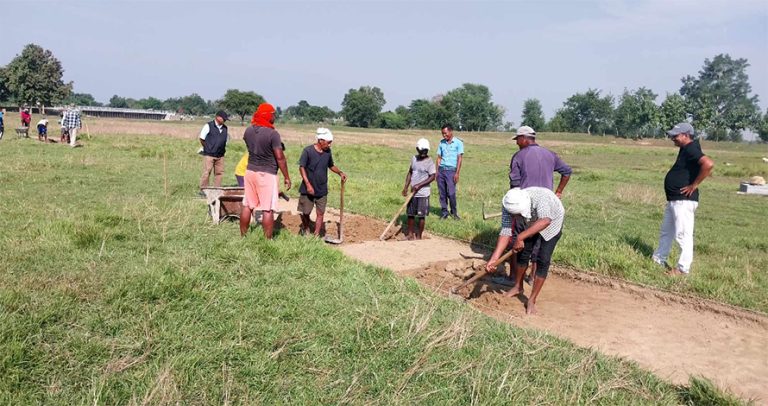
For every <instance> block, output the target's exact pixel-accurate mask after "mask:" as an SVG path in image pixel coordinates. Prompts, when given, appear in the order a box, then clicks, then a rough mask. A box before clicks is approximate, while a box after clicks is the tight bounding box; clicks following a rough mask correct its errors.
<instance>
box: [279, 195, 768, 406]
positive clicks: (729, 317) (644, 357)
mask: <svg viewBox="0 0 768 406" xmlns="http://www.w3.org/2000/svg"><path fill="white" fill-rule="evenodd" d="M289 206H292V207H290V209H295V204H290V205H287V206H286V209H288V208H289ZM283 217H284V224H285V226H286V228H287V229H289V230H290V231H295V230H297V229H298V224H299V223H298V217H297V216H295V215H292V214H290V213H285V214H284V216H283ZM345 218H346V219H347V220H349V221H347V222H345V236H346V237H347V239H346V240H345V243H344V244H342V245H340V246H339V249H341V250H342V251H343V252H344V253H345V254H346V255H348V256H350V257H352V258H355V259H358V260H360V261H363V262H366V263H370V264H374V265H378V266H381V267H385V268H389V269H391V270H393V271H395V272H396V273H399V274H401V275H403V276H405V277H413V278H415V279H416V280H418V281H419V282H420V283H422V284H423V285H425V286H428V287H429V288H431V289H434V290H435V291H436V292H438V293H440V294H445V295H447V294H448V289H449V288H450V287H452V286H455V285H458V284H459V283H461V281H462V279H461V278H462V276H466V275H468V273H469V272H471V270H472V267H473V265H474V266H475V268H477V267H478V266H479V265H481V264H483V263H484V261H483V259H482V258H483V256H484V255H485V254H486V253H484V252H481V251H480V250H476V249H475V250H473V249H472V247H470V246H469V245H467V244H465V243H461V242H457V241H454V240H449V239H445V238H440V237H436V236H430V237H429V239H425V240H421V241H400V240H398V237H395V238H393V239H390V240H388V241H379V240H378V236H379V233H380V232H381V231H382V230H383V229H384V227H385V226H386V225H385V224H384V223H382V222H380V221H377V220H372V219H369V218H366V217H363V216H345ZM327 220H328V221H329V223H328V230H329V231H328V232H329V233H330V234H332V235H335V232H336V228H335V223H334V222H335V221H336V220H337V219H336V217H335V213H334V212H333V210H329V213H328V215H327ZM468 258H469V259H468ZM472 258H476V259H472ZM554 268H555V269H553V270H552V272H550V277H549V278H548V279H547V283H546V285H545V286H544V289H543V290H542V293H541V295H540V298H539V303H538V306H537V308H538V311H539V314H538V315H536V316H526V315H525V312H524V307H523V300H525V299H524V298H523V297H521V298H509V297H505V296H503V293H504V292H505V291H506V290H507V289H508V287H506V286H502V285H497V284H494V283H492V282H491V281H490V280H488V279H487V278H486V279H484V280H481V282H480V283H478V284H476V285H475V286H470V287H467V288H465V289H464V290H463V291H461V292H460V293H461V295H462V297H464V298H468V300H467V303H469V304H470V305H472V306H474V307H475V308H476V309H478V310H480V311H482V312H483V313H486V314H488V315H490V316H492V317H495V318H497V319H499V320H502V321H505V322H509V323H512V324H515V325H518V326H521V327H528V328H535V329H539V330H544V331H547V332H549V333H551V334H554V335H556V336H560V337H563V338H565V339H568V340H570V341H572V342H574V343H576V344H577V345H580V346H584V347H591V348H595V349H597V350H599V351H601V352H603V353H606V354H611V355H617V356H621V357H625V358H628V359H631V360H634V361H636V362H637V363H638V364H639V365H640V366H642V367H643V368H646V369H649V370H651V371H654V372H655V373H656V374H658V375H659V376H661V377H662V378H665V379H668V380H670V381H672V382H674V383H686V382H688V378H689V376H690V375H703V376H705V377H707V378H709V379H710V380H712V381H713V382H715V383H716V384H717V385H719V386H721V387H724V388H728V389H729V390H731V391H733V392H734V393H736V394H737V395H739V396H741V397H742V398H745V399H756V400H757V402H758V403H766V402H768V317H766V316H764V315H761V314H757V313H754V312H750V311H746V310H742V309H738V308H734V307H732V306H728V305H723V304H718V303H714V302H711V301H707V300H703V299H697V298H691V297H680V296H679V295H675V294H671V293H667V292H661V291H657V290H654V289H648V288H644V287H639V286H636V285H632V284H629V283H626V282H622V281H617V280H612V279H609V278H605V277H601V276H594V275H591V274H586V273H581V272H574V271H572V270H568V269H562V268H558V267H554ZM526 293H530V287H529V286H526Z"/></svg>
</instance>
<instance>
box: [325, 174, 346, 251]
mask: <svg viewBox="0 0 768 406" xmlns="http://www.w3.org/2000/svg"><path fill="white" fill-rule="evenodd" d="M345 183H346V182H344V181H341V197H340V199H339V238H338V239H336V238H332V237H329V236H327V235H326V236H325V242H327V243H329V244H341V243H342V242H344V184H345Z"/></svg>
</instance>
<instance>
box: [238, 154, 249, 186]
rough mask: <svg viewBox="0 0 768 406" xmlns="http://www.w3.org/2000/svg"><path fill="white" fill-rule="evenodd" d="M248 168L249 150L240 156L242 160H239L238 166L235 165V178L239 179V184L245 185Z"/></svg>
mask: <svg viewBox="0 0 768 406" xmlns="http://www.w3.org/2000/svg"><path fill="white" fill-rule="evenodd" d="M247 169H248V151H245V153H244V154H243V156H242V157H240V161H238V162H237V166H235V180H236V181H237V186H239V187H244V186H245V171H246V170H247Z"/></svg>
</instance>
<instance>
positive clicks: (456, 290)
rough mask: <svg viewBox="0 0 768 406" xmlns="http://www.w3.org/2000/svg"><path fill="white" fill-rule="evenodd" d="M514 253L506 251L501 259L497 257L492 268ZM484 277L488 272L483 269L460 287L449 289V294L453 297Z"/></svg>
mask: <svg viewBox="0 0 768 406" xmlns="http://www.w3.org/2000/svg"><path fill="white" fill-rule="evenodd" d="M514 253H515V251H514V250H509V251H507V253H506V254H504V255H502V256H501V257H499V259H497V260H496V262H495V263H494V264H493V266H497V265H499V264H500V263H502V262H504V261H506V260H507V259H509V257H511V256H512V255H513V254H514ZM485 275H488V271H486V270H485V268H483V270H482V271H480V272H478V273H476V274H475V276H473V277H471V278H469V279H467V281H466V282H464V283H462V284H461V285H459V286H456V287H453V288H451V290H450V292H451V293H452V294H454V295H455V294H456V293H458V291H460V290H461V289H464V288H465V287H466V286H467V285H469V284H471V283H474V282H476V281H477V280H478V279H480V278H482V277H483V276H485Z"/></svg>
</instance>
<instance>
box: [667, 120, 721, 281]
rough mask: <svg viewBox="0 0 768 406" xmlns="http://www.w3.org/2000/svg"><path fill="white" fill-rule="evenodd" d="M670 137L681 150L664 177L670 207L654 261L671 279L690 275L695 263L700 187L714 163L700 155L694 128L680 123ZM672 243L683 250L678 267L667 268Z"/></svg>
mask: <svg viewBox="0 0 768 406" xmlns="http://www.w3.org/2000/svg"><path fill="white" fill-rule="evenodd" d="M667 136H668V137H669V138H670V139H671V140H672V142H673V143H674V144H675V146H677V147H679V148H680V151H679V152H678V153H677V159H676V160H675V163H674V165H672V168H670V170H669V172H667V176H665V177H664V192H665V194H666V195H667V206H666V208H665V209H664V219H663V220H662V222H661V231H660V232H659V246H658V248H656V251H655V252H654V253H653V257H652V258H653V261H654V262H656V263H657V264H659V265H662V266H663V267H665V268H666V269H667V270H668V271H667V274H668V275H671V276H677V275H688V274H689V272H690V271H691V264H692V263H693V223H694V215H695V213H696V208H697V207H698V206H699V190H698V189H699V185H700V184H701V182H703V181H704V179H705V178H706V177H707V176H709V175H710V174H711V173H712V168H714V166H715V163H714V161H712V159H711V158H710V157H708V156H706V155H704V153H703V152H702V151H701V144H700V143H699V140H698V139H695V132H694V129H693V126H692V125H690V124H689V123H685V122H683V123H680V124H677V125H675V126H674V127H672V129H671V130H669V131H667ZM672 240H675V241H676V242H677V244H678V245H679V246H680V258H678V260H677V266H676V267H674V268H672V267H670V266H669V265H668V264H667V257H668V256H669V251H670V249H671V248H672Z"/></svg>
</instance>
